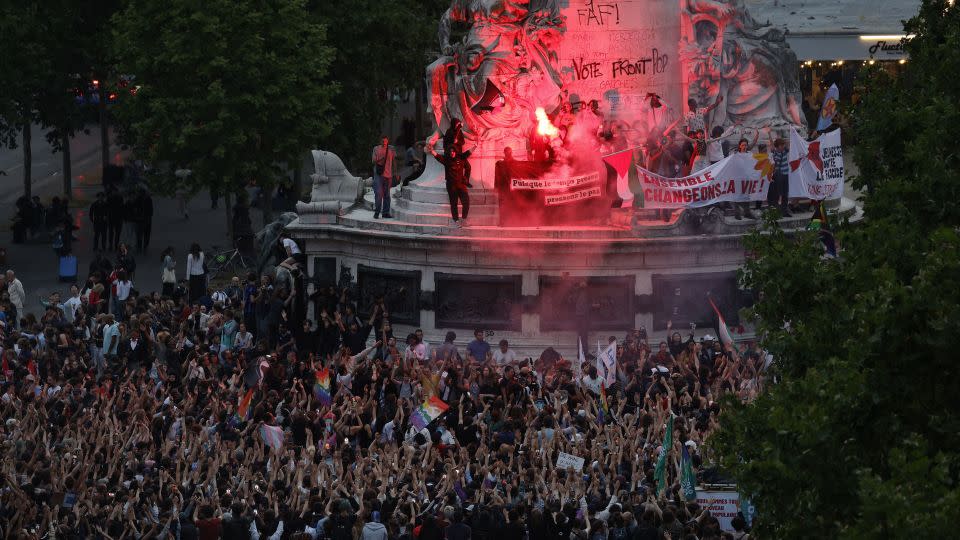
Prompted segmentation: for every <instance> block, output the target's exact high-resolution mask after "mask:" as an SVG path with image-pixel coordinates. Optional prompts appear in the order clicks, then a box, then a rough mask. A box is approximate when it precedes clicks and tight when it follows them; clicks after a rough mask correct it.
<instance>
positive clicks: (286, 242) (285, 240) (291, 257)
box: [280, 232, 306, 271]
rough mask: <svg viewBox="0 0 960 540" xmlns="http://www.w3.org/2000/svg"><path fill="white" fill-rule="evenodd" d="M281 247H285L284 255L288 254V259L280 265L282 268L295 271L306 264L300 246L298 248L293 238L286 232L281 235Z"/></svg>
mask: <svg viewBox="0 0 960 540" xmlns="http://www.w3.org/2000/svg"><path fill="white" fill-rule="evenodd" d="M280 245H281V247H283V251H284V253H286V254H287V258H286V259H284V261H283V262H281V263H280V266H282V267H284V268H286V269H287V270H290V271H293V270H294V269H295V268H297V267H298V266H299V265H301V264H303V263H304V262H306V260H305V258H304V255H303V252H302V251H300V246H298V245H297V243H296V242H295V241H294V240H293V238H290V235H289V234H287V233H286V232H283V233H280Z"/></svg>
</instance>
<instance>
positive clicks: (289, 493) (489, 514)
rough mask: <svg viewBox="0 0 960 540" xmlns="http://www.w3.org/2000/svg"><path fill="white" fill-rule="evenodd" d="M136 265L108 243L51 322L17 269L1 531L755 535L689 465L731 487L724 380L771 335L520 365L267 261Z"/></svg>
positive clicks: (478, 337)
mask: <svg viewBox="0 0 960 540" xmlns="http://www.w3.org/2000/svg"><path fill="white" fill-rule="evenodd" d="M163 257H164V260H165V264H164V270H166V269H167V267H168V264H167V262H168V261H167V260H168V259H169V261H174V260H175V258H176V257H175V256H174V254H173V252H172V250H168V251H165V252H164V255H163ZM189 257H191V260H190V261H188V266H190V267H196V268H200V266H198V265H197V262H196V257H202V254H199V255H198V254H197V250H196V249H191V250H190V254H189ZM130 259H131V260H132V258H130ZM125 264H127V265H128V264H129V261H127V260H126V259H125V258H124V257H123V256H121V260H119V261H118V262H117V264H116V265H114V267H113V268H112V269H111V268H110V265H111V263H110V261H108V260H106V258H105V257H99V258H98V260H97V261H95V262H94V264H93V265H91V273H90V274H91V275H90V277H89V279H88V280H87V281H86V282H85V283H81V284H79V285H76V286H72V287H71V289H70V293H69V296H68V297H65V298H61V297H60V296H59V295H57V294H54V295H52V296H51V297H50V298H49V299H48V301H46V302H44V311H43V313H40V314H35V313H30V312H26V311H25V309H24V298H25V297H26V293H25V291H24V290H23V285H22V283H21V282H20V280H19V279H18V278H17V277H16V274H15V273H14V272H8V273H7V274H6V276H5V278H4V279H3V282H2V285H0V343H2V373H0V377H2V381H3V388H2V393H0V408H2V409H3V413H4V414H3V417H4V423H3V424H2V427H0V429H2V443H0V455H2V465H0V467H2V470H0V474H2V478H3V482H2V484H3V487H2V493H0V534H2V535H3V537H4V538H54V537H57V538H163V539H167V538H176V539H181V540H185V539H189V538H202V539H212V538H244V539H245V538H270V539H274V540H276V539H280V538H311V539H316V538H330V539H336V540H341V539H358V538H362V539H367V540H370V539H403V538H413V539H424V540H430V539H440V538H445V539H451V540H459V539H464V538H479V539H483V538H493V537H494V535H496V536H498V537H503V538H508V539H521V538H529V539H531V540H532V539H543V538H556V539H564V540H566V539H571V540H573V539H586V538H590V539H597V540H600V539H611V540H612V539H616V540H619V539H624V538H632V539H667V538H669V539H694V538H696V539H701V540H708V539H718V538H735V539H740V538H744V537H745V535H746V532H745V528H746V522H745V521H744V519H743V518H742V517H739V516H738V517H737V518H735V519H733V521H732V523H733V527H734V528H735V531H733V532H731V531H721V529H720V522H719V520H718V517H717V516H715V515H713V514H711V512H710V511H709V510H708V509H707V505H706V504H698V503H697V502H696V500H695V499H694V498H693V497H691V493H690V490H691V489H692V486H690V485H689V482H687V484H684V483H683V482H682V481H681V480H682V478H681V477H682V472H683V470H686V469H687V468H689V469H691V470H693V471H694V472H693V474H695V475H696V478H697V482H707V483H718V482H722V481H723V478H722V473H721V472H720V471H718V470H717V469H716V468H715V467H714V465H713V461H712V456H711V453H710V448H709V439H708V437H709V435H710V433H711V431H712V430H713V429H714V428H715V426H716V425H717V416H718V415H719V414H720V410H721V409H720V407H721V397H722V396H725V395H728V394H733V395H734V396H736V398H738V399H742V400H749V399H752V398H753V396H755V395H756V394H757V392H759V391H761V389H762V385H763V381H764V374H763V368H764V365H765V364H764V362H765V358H764V355H763V354H762V353H761V351H760V350H759V349H757V348H755V347H754V348H749V349H744V350H743V351H742V352H740V351H738V350H737V349H736V348H735V347H733V346H731V345H729V344H728V345H724V344H721V343H720V342H718V341H716V340H715V339H713V338H712V337H710V336H705V337H704V338H702V339H700V340H695V339H694V338H693V335H692V334H691V335H690V336H689V337H687V338H683V337H682V336H681V334H680V333H678V332H672V333H671V334H670V338H669V340H668V341H666V342H660V343H657V342H652V341H649V340H648V338H647V336H646V334H645V332H640V331H631V332H627V333H626V334H625V335H624V336H618V337H611V338H610V341H609V343H614V342H616V343H615V345H614V346H613V347H612V348H611V349H608V350H611V351H612V350H615V351H616V353H615V354H616V359H615V363H614V367H613V368H611V369H608V368H607V364H606V363H605V362H597V361H596V360H595V359H594V358H593V357H586V358H583V359H577V358H574V359H570V358H563V357H562V356H561V355H559V354H558V353H557V352H556V351H554V350H553V349H548V350H546V351H543V353H542V354H541V355H539V357H538V358H521V357H520V355H518V354H517V353H516V352H515V351H514V350H513V349H511V348H510V344H509V343H507V342H506V341H501V342H500V343H499V344H497V345H496V346H492V347H491V345H490V344H488V343H487V342H486V341H485V339H486V338H485V333H484V332H482V331H478V332H477V333H476V334H475V339H474V340H473V341H471V342H470V343H469V344H468V345H466V346H463V341H462V340H461V341H459V342H458V340H457V336H456V335H455V334H454V333H453V332H449V333H448V334H447V336H446V339H445V340H444V342H443V343H429V342H428V341H429V340H425V339H424V336H423V333H422V332H420V331H417V332H414V333H411V334H409V335H406V336H402V335H401V336H398V335H394V329H395V327H394V326H392V325H391V321H390V310H389V306H388V305H387V303H386V302H384V301H383V299H378V300H377V301H376V302H375V303H374V305H372V306H365V305H357V303H356V299H355V298H354V296H353V293H352V292H351V290H350V289H349V288H344V289H335V288H332V287H331V288H330V289H328V290H322V291H320V293H318V294H317V295H315V296H314V300H315V302H316V306H317V309H316V312H317V313H318V314H319V317H318V319H319V320H318V321H311V320H307V319H305V318H304V317H303V316H302V315H300V313H302V310H299V309H296V308H295V307H294V305H293V304H294V302H291V298H292V297H294V296H296V291H291V290H289V285H288V284H289V282H288V281H285V280H282V279H281V280H274V279H272V278H271V276H269V275H263V276H259V275H256V274H251V275H249V276H247V280H246V281H245V282H243V281H242V280H241V279H239V277H237V278H234V279H233V280H232V281H230V282H229V283H228V284H226V285H225V286H223V287H218V288H217V290H214V289H213V288H209V287H208V288H207V289H206V291H204V290H196V289H194V288H193V287H191V288H189V289H188V288H184V287H165V288H164V290H163V291H162V292H154V293H146V292H139V291H138V290H137V288H136V287H134V286H133V285H132V283H131V279H132V277H131V276H132V275H133V273H134V271H135V269H132V268H131V269H126V268H124V265H125ZM169 266H171V268H172V267H175V266H176V265H175V264H173V265H169ZM118 268H119V271H118V270H117V269H118ZM127 270H129V272H127ZM141 281H142V282H146V281H147V279H146V278H143V277H141ZM165 285H166V284H165ZM291 293H293V294H291ZM64 296H66V295H64ZM361 312H362V313H364V315H363V316H361V315H360V313H361ZM458 343H459V345H458ZM561 453H562V454H563V455H565V456H566V455H567V454H569V455H570V456H574V457H579V458H582V460H583V463H582V465H580V466H578V467H576V468H574V467H563V466H560V467H558V466H557V462H558V461H557V460H558V458H559V457H560V456H561ZM568 457H569V456H568ZM701 502H703V501H701Z"/></svg>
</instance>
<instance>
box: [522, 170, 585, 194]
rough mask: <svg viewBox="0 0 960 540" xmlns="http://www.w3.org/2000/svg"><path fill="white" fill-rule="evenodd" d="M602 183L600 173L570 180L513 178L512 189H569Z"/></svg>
mask: <svg viewBox="0 0 960 540" xmlns="http://www.w3.org/2000/svg"><path fill="white" fill-rule="evenodd" d="M599 182H600V173H595V172H593V173H589V174H584V175H580V176H571V177H569V178H512V179H511V180H510V189H542V190H550V189H567V188H573V187H580V186H583V185H587V184H597V183H599Z"/></svg>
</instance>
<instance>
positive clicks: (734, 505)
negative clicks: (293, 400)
mask: <svg viewBox="0 0 960 540" xmlns="http://www.w3.org/2000/svg"><path fill="white" fill-rule="evenodd" d="M697 504H699V505H700V507H702V508H704V509H706V510H709V511H710V515H711V516H713V517H715V518H717V521H719V522H720V529H721V530H723V531H726V532H733V525H731V524H730V522H731V521H732V520H733V518H735V517H737V512H739V511H740V494H739V493H737V492H736V491H722V490H705V489H699V488H698V489H697Z"/></svg>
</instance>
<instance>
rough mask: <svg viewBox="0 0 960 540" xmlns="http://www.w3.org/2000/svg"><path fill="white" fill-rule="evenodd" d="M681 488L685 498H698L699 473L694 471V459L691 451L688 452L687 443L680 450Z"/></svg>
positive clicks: (689, 499) (691, 499) (690, 499)
mask: <svg viewBox="0 0 960 540" xmlns="http://www.w3.org/2000/svg"><path fill="white" fill-rule="evenodd" d="M680 489H681V490H682V491H683V498H684V499H686V500H688V501H693V500H696V498H697V475H696V474H694V472H693V460H691V459H690V452H687V445H683V447H682V449H681V451H680Z"/></svg>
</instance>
